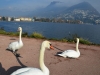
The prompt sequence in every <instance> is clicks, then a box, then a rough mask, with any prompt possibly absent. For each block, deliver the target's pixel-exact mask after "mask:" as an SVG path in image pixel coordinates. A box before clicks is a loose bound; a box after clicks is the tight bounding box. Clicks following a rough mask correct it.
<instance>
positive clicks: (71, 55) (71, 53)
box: [57, 38, 80, 58]
mask: <svg viewBox="0 0 100 75" xmlns="http://www.w3.org/2000/svg"><path fill="white" fill-rule="evenodd" d="M78 44H79V38H77V43H76V51H75V50H65V51H64V52H62V53H61V54H57V55H59V56H62V57H65V58H66V57H69V58H78V57H79V56H80V51H79V49H78Z"/></svg>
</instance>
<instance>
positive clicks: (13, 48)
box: [7, 27, 23, 55]
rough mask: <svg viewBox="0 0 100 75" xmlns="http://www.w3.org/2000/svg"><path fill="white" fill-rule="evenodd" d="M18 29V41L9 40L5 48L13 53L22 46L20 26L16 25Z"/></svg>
mask: <svg viewBox="0 0 100 75" xmlns="http://www.w3.org/2000/svg"><path fill="white" fill-rule="evenodd" d="M18 31H19V41H15V42H11V43H10V44H9V46H8V48H7V50H10V51H12V52H13V53H14V54H15V55H17V50H18V49H20V48H21V47H22V46H23V42H22V39H21V35H22V28H21V27H18Z"/></svg>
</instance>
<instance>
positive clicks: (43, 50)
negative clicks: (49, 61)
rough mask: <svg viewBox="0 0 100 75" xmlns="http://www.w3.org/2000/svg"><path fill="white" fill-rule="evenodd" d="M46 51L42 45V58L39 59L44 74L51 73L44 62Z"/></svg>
mask: <svg viewBox="0 0 100 75" xmlns="http://www.w3.org/2000/svg"><path fill="white" fill-rule="evenodd" d="M44 52H45V48H44V47H43V46H42V47H41V50H40V59H39V63H40V68H41V70H42V71H43V73H44V75H49V69H48V68H47V67H46V66H45V64H44Z"/></svg>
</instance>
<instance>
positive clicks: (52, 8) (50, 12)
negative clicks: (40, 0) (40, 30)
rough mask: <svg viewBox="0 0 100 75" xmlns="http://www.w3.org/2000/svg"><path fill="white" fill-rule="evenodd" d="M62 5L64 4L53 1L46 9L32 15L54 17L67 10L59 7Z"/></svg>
mask: <svg viewBox="0 0 100 75" xmlns="http://www.w3.org/2000/svg"><path fill="white" fill-rule="evenodd" d="M61 4H62V2H59V1H53V2H51V3H50V4H49V5H48V6H46V7H45V8H42V9H38V10H35V11H33V12H32V14H33V15H35V16H38V17H53V16H55V15H57V14H59V13H61V12H62V11H64V10H65V9H66V8H67V6H59V5H61ZM32 14H31V15H32Z"/></svg>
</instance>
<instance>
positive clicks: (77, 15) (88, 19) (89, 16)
mask: <svg viewBox="0 0 100 75" xmlns="http://www.w3.org/2000/svg"><path fill="white" fill-rule="evenodd" d="M56 17H58V18H62V19H67V20H80V21H82V22H84V23H95V21H96V20H100V13H99V12H98V11H97V10H96V9H95V8H94V7H93V6H92V5H91V4H89V3H88V2H82V3H79V4H76V5H74V6H71V7H69V8H68V9H66V10H65V11H63V12H62V13H60V14H57V16H56Z"/></svg>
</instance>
